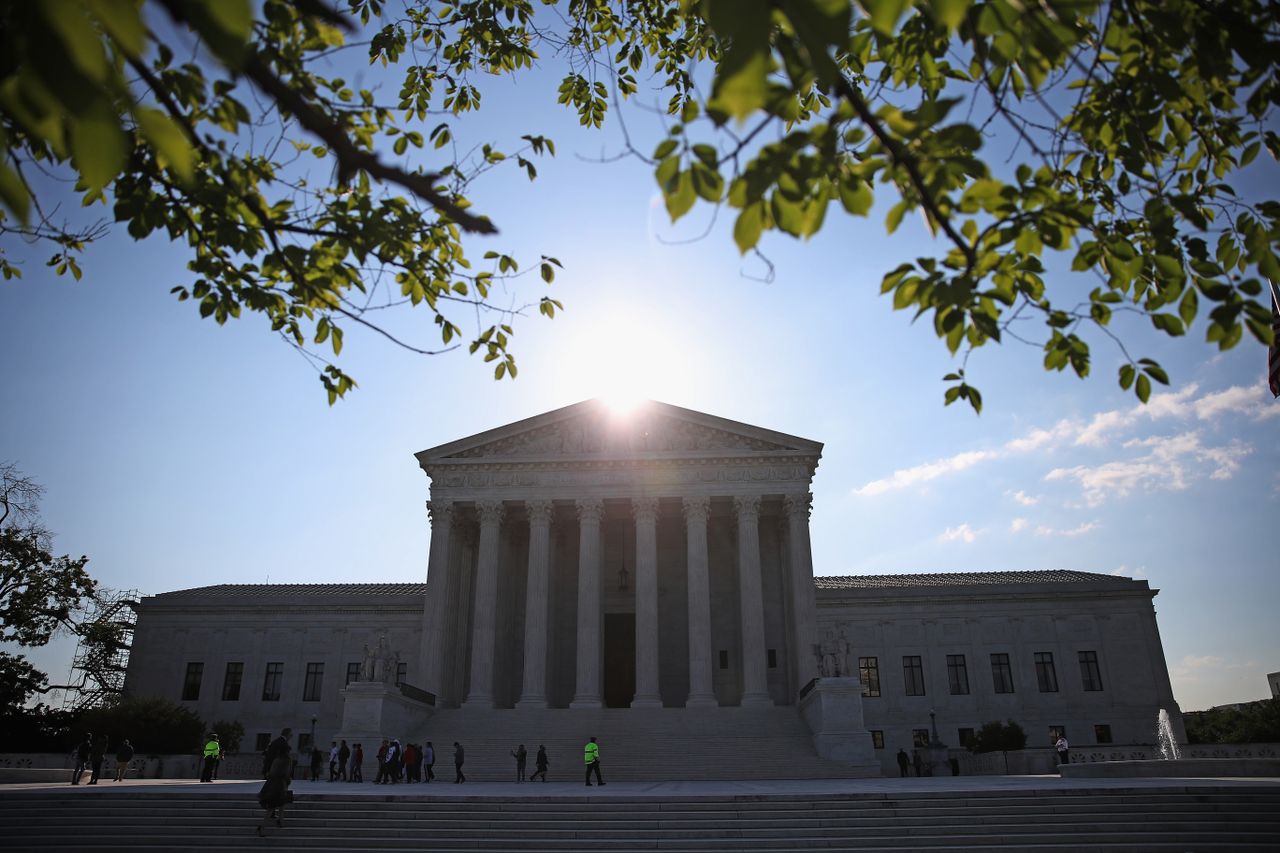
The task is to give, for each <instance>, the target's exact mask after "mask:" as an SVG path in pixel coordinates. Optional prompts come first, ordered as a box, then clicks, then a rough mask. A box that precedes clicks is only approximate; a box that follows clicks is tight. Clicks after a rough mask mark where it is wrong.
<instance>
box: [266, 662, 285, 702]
mask: <svg viewBox="0 0 1280 853" xmlns="http://www.w3.org/2000/svg"><path fill="white" fill-rule="evenodd" d="M283 685H284V662H283V661H269V662H268V663H267V666H266V669H265V670H263V674H262V701H263V702H279V701H280V694H281V692H282V691H281V687H283Z"/></svg>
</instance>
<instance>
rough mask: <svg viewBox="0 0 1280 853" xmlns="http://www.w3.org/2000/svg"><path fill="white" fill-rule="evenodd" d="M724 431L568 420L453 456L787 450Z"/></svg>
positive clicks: (670, 423) (671, 423)
mask: <svg viewBox="0 0 1280 853" xmlns="http://www.w3.org/2000/svg"><path fill="white" fill-rule="evenodd" d="M788 449H791V448H787V447H784V446H782V445H779V444H774V443H773V442H768V441H761V440H760V439H756V438H750V437H748V436H745V435H739V434H736V433H732V432H727V431H725V430H719V429H714V428H712V427H706V426H702V425H701V424H694V423H689V422H688V421H681V420H677V419H675V418H667V417H650V418H647V419H643V420H640V419H637V420H628V421H610V420H606V419H599V420H596V419H591V418H585V417H582V418H573V419H571V420H568V421H563V422H561V423H558V424H552V425H550V426H545V427H539V428H537V429H532V430H529V431H528V432H523V433H520V434H518V435H512V436H508V437H506V438H501V439H498V440H497V441H492V442H489V443H488V444H485V445H482V446H480V447H473V448H471V449H470V450H464V451H463V452H461V453H459V454H457V456H458V457H463V458H475V457H489V456H545V455H557V454H565V455H578V454H591V453H601V454H604V453H645V452H671V451H676V452H679V451H699V450H755V451H767V450H788Z"/></svg>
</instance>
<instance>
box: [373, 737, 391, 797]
mask: <svg viewBox="0 0 1280 853" xmlns="http://www.w3.org/2000/svg"><path fill="white" fill-rule="evenodd" d="M389 749H391V742H390V741H388V740H387V739H386V738H383V740H382V746H380V747H378V755H377V758H378V775H377V776H376V777H375V778H374V780H373V784H375V785H381V784H383V783H384V782H386V781H387V751H388V750H389Z"/></svg>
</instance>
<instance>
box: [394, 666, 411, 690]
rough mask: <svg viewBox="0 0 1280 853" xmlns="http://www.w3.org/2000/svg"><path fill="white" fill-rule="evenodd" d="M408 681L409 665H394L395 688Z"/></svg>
mask: <svg viewBox="0 0 1280 853" xmlns="http://www.w3.org/2000/svg"><path fill="white" fill-rule="evenodd" d="M408 680H409V664H407V663H398V664H396V687H399V686H400V685H401V684H404V683H405V682H406V681H408Z"/></svg>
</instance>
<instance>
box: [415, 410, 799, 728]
mask: <svg viewBox="0 0 1280 853" xmlns="http://www.w3.org/2000/svg"><path fill="white" fill-rule="evenodd" d="M821 451H822V445H821V444H819V443H817V442H813V441H809V440H807V439H802V438H797V437H795V436H790V435H785V434H782V433H777V432H773V431H770V430H765V429H761V428H759V427H754V426H749V425H746V424H742V423H738V422H735V421H730V420H726V419H723V418H718V417H714V416H711V415H706V414H703V413H700V412H694V411H691V410H688V409H682V408H679V407H675V406H669V405H666V404H662V403H648V404H646V405H644V406H643V407H641V408H639V409H637V410H634V411H632V412H630V413H628V414H626V415H620V414H615V413H613V412H611V411H610V410H609V409H607V408H606V407H605V406H604V405H603V404H601V403H599V402H598V401H587V402H584V403H579V404H577V405H574V406H569V407H566V408H564V409H559V410H557V411H554V412H549V413H546V414H543V415H539V416H537V417H534V418H530V419H528V420H525V421H520V422H517V423H514V424H510V425H508V426H505V427H501V428H498V429H495V430H490V431H488V432H484V433H481V434H479V435H476V436H472V437H470V438H465V439H461V440H459V441H454V442H451V443H449V444H446V445H442V446H440V447H436V448H432V449H430V450H425V451H422V452H421V453H418V454H417V459H418V462H419V464H420V465H421V467H422V468H423V470H424V471H425V472H426V473H427V475H428V476H429V477H430V478H431V499H430V500H429V501H428V504H427V509H428V513H429V518H430V523H431V547H430V551H429V554H430V557H429V565H428V576H427V584H428V594H427V602H426V604H427V606H426V608H425V609H424V618H423V630H422V644H421V649H420V654H419V655H418V671H417V677H416V678H415V681H416V683H417V684H418V685H419V686H421V687H423V688H425V689H426V690H429V691H431V692H433V693H435V694H436V695H437V697H438V701H439V703H440V705H442V706H444V707H454V706H462V707H472V708H489V707H500V708H501V707H513V706H514V707H520V708H547V707H552V708H555V707H574V708H599V707H605V706H607V707H632V708H661V707H713V706H716V705H721V706H725V705H729V706H738V705H740V706H767V705H775V704H777V705H789V704H793V703H794V702H795V698H796V694H797V692H798V691H799V689H800V688H801V687H802V686H803V685H804V684H805V683H806V682H808V681H809V679H810V678H811V677H813V675H815V674H816V665H815V659H814V656H813V645H814V643H815V641H816V634H815V624H816V619H815V611H814V606H815V605H814V596H813V580H812V578H813V567H812V560H811V557H810V548H809V510H810V506H811V499H810V495H809V484H810V482H811V480H812V477H813V474H814V471H815V470H816V468H817V464H818V460H819V458H820V456H821ZM712 602H715V603H716V604H715V606H714V607H713V605H712Z"/></svg>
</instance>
